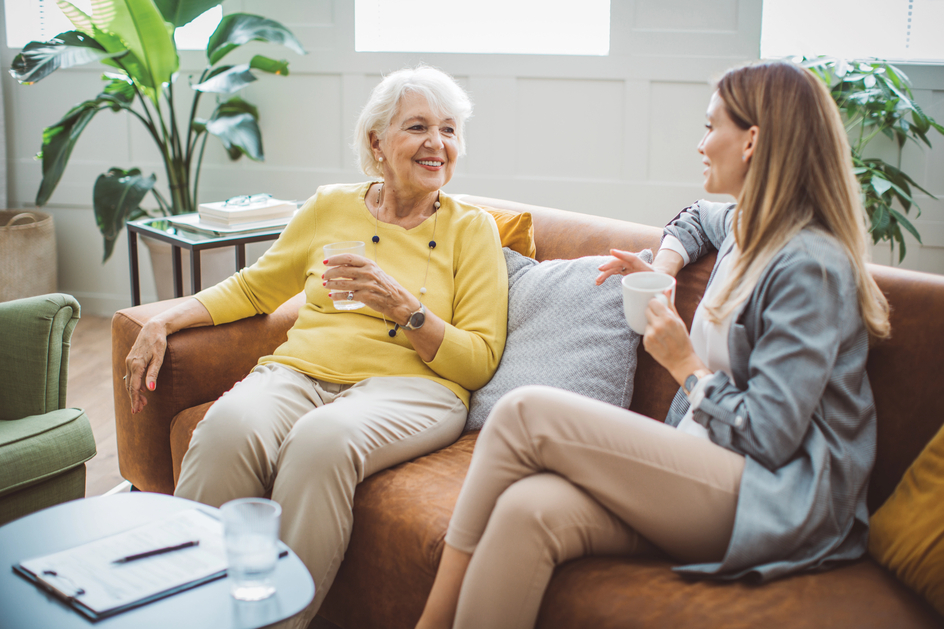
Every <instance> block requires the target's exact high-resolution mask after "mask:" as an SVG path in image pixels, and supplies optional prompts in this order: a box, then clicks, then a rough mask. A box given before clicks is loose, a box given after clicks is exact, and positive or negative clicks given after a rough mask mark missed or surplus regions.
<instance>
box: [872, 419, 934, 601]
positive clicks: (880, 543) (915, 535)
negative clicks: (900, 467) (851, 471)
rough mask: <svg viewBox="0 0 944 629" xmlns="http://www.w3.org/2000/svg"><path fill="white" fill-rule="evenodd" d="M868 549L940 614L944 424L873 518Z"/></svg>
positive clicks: (878, 560)
mask: <svg viewBox="0 0 944 629" xmlns="http://www.w3.org/2000/svg"><path fill="white" fill-rule="evenodd" d="M869 553H870V554H871V555H872V556H873V557H874V558H875V560H876V561H877V562H878V563H880V564H882V565H883V566H885V567H886V568H888V569H889V570H890V571H891V572H892V573H893V574H894V575H895V576H896V577H898V579H899V580H901V582H902V583H904V584H905V585H907V586H908V587H910V588H911V589H913V590H914V591H915V592H917V593H918V594H920V595H921V596H923V597H924V598H926V599H927V600H928V602H930V603H931V605H933V606H934V608H935V609H937V611H938V612H940V613H941V614H944V427H942V428H941V430H939V431H938V433H937V435H935V436H934V438H933V439H931V441H930V443H928V445H927V446H925V448H924V450H923V451H922V452H921V454H920V455H919V456H918V458H917V459H915V462H914V463H912V464H911V467H909V468H908V471H907V472H905V475H904V476H903V477H902V479H901V482H900V483H898V487H896V488H895V491H894V493H892V495H891V497H890V498H889V499H888V500H887V501H886V502H885V504H883V505H882V506H881V508H880V509H879V510H878V511H876V512H875V514H874V515H873V516H872V519H871V532H870V534H869Z"/></svg>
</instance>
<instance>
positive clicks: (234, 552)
mask: <svg viewBox="0 0 944 629" xmlns="http://www.w3.org/2000/svg"><path fill="white" fill-rule="evenodd" d="M220 514H221V516H222V518H223V539H224V541H225V543H226V558H227V560H228V562H229V570H228V574H229V578H230V581H231V582H232V587H231V589H230V592H231V594H232V595H233V598H235V599H237V600H240V601H261V600H262V599H264V598H268V597H269V596H272V594H274V593H275V565H276V562H277V561H278V559H279V548H278V540H279V521H280V520H281V515H282V507H281V506H279V503H277V502H274V501H272V500H266V499H265V498H240V499H238V500H230V501H229V502H227V503H226V504H224V505H223V506H222V507H220Z"/></svg>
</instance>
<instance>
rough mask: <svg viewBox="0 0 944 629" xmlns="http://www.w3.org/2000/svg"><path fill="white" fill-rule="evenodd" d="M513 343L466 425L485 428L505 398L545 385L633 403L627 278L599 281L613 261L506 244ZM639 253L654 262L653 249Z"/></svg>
mask: <svg viewBox="0 0 944 629" xmlns="http://www.w3.org/2000/svg"><path fill="white" fill-rule="evenodd" d="M504 253H505V263H506V264H507V265H508V341H507V342H506V344H505V353H504V354H503V355H502V359H501V363H499V365H498V371H496V372H495V375H494V376H493V377H492V379H491V380H490V381H489V382H488V384H486V385H485V386H484V387H482V388H481V389H479V390H478V391H474V392H473V393H472V399H471V402H470V404H469V417H468V419H467V420H466V424H465V428H466V430H475V429H478V428H481V427H482V425H483V424H484V423H485V419H486V418H487V417H488V414H489V412H490V411H491V410H492V406H494V405H495V402H497V401H498V398H500V397H501V396H502V395H504V394H505V393H507V392H508V391H511V390H512V389H515V388H517V387H520V386H524V385H528V384H543V385H548V386H552V387H557V388H559V389H564V390H567V391H573V392H574V393H579V394H581V395H586V396H587V397H592V398H595V399H597V400H602V401H603V402H609V403H610V404H614V405H616V406H622V407H623V408H628V407H629V403H630V401H631V400H632V397H633V378H634V376H635V375H636V347H637V346H638V345H639V335H637V334H636V333H635V332H633V331H632V330H630V329H629V326H628V325H627V324H626V319H625V317H624V316H623V292H622V287H621V286H620V280H621V279H622V278H621V277H620V276H618V275H614V276H612V277H609V278H607V280H606V281H605V282H604V283H603V285H602V286H597V285H595V284H594V279H595V278H596V276H597V275H599V273H600V272H599V271H598V270H597V268H598V267H599V266H600V265H601V264H602V263H603V262H604V261H606V260H608V259H609V258H608V257H606V256H591V257H586V258H578V259H576V260H546V261H544V262H538V261H536V260H532V259H531V258H527V257H525V256H523V255H521V254H519V253H515V252H514V251H511V250H510V249H507V248H506V249H504ZM639 257H640V258H642V259H643V260H645V261H646V262H651V261H652V252H651V251H649V250H645V251H643V252H642V253H640V254H639Z"/></svg>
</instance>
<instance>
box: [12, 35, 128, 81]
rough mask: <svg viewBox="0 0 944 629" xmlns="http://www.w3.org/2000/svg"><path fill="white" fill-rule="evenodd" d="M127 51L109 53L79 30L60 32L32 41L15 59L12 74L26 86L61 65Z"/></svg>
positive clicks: (90, 60)
mask: <svg viewBox="0 0 944 629" xmlns="http://www.w3.org/2000/svg"><path fill="white" fill-rule="evenodd" d="M121 54H123V51H118V52H108V51H107V50H105V49H104V48H103V47H102V45H101V44H99V43H98V42H97V41H95V40H94V39H92V38H91V37H89V36H88V35H86V34H85V33H80V32H78V31H68V32H66V33H60V34H59V35H56V37H54V38H53V39H50V40H49V41H48V42H37V41H31V42H30V43H28V44H26V46H24V47H23V52H21V53H20V54H18V55H17V56H16V57H14V59H13V64H12V65H11V67H10V75H11V76H13V78H14V79H16V80H17V81H19V82H20V83H23V84H25V85H32V84H33V83H36V82H37V81H40V80H42V79H44V78H46V77H47V76H49V75H50V74H52V73H53V72H55V71H56V70H58V69H59V68H71V67H72V66H77V65H82V64H85V63H90V62H92V61H101V60H103V59H107V58H110V57H117V56H119V55H121Z"/></svg>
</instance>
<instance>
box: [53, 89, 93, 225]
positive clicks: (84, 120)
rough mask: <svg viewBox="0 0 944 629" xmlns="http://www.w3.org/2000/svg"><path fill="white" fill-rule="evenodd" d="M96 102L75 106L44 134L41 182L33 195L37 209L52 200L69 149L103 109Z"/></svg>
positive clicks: (89, 101) (70, 150) (90, 101)
mask: <svg viewBox="0 0 944 629" xmlns="http://www.w3.org/2000/svg"><path fill="white" fill-rule="evenodd" d="M104 108H105V107H104V106H102V104H101V103H99V102H98V100H97V99H96V100H87V101H85V102H84V103H81V104H79V105H76V106H75V107H73V108H72V109H70V110H69V112H68V113H67V114H66V115H65V117H64V118H63V119H62V120H60V121H59V122H58V123H56V124H54V125H53V126H51V127H47V128H46V129H44V130H43V148H42V151H41V155H42V158H43V180H42V182H41V183H40V184H39V191H38V192H37V193H36V205H39V206H43V205H46V202H47V201H48V200H49V197H50V196H52V193H53V191H54V190H55V189H56V186H57V185H59V180H60V179H61V178H62V173H63V171H65V169H66V164H68V163H69V156H70V155H72V148H73V147H74V146H75V143H76V142H77V141H78V139H79V136H80V135H82V131H84V130H85V127H86V125H88V123H89V122H90V121H91V120H92V118H94V117H95V114H97V113H98V112H99V111H101V110H102V109H104Z"/></svg>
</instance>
